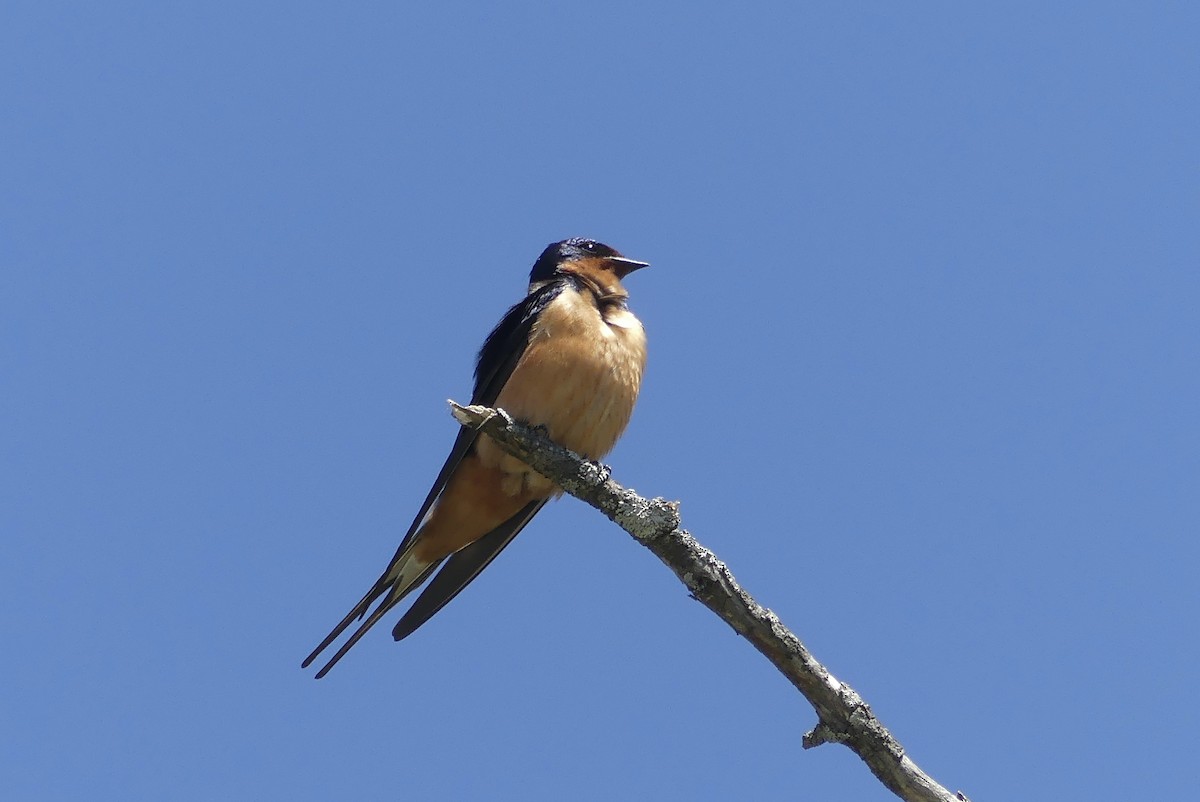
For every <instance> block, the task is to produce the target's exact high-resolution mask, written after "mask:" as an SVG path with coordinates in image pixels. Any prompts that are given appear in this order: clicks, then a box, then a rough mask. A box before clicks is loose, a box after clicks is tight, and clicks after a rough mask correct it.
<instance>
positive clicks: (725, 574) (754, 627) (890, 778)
mask: <svg viewBox="0 0 1200 802" xmlns="http://www.w3.org/2000/svg"><path fill="white" fill-rule="evenodd" d="M450 406H451V409H452V412H453V414H454V417H455V418H456V419H457V420H458V422H459V423H461V424H462V425H463V426H471V427H472V428H476V429H479V430H480V431H481V432H482V433H484V434H486V435H487V436H489V437H491V438H492V439H493V440H495V441H496V442H497V443H498V444H499V445H500V446H501V447H502V448H504V449H505V450H506V451H508V452H509V453H511V454H513V455H515V456H517V457H519V458H520V459H521V460H523V461H524V462H526V463H527V464H528V465H529V466H530V467H532V468H533V469H534V470H536V471H538V472H539V473H541V474H543V475H545V476H547V477H548V478H550V479H553V480H554V481H555V482H557V483H558V484H559V486H560V487H562V488H563V490H565V491H566V492H567V493H570V494H571V495H572V496H575V497H576V498H578V499H581V500H582V501H585V502H587V503H588V504H590V505H592V506H593V507H595V508H596V509H598V510H600V511H601V512H602V513H604V514H605V515H607V516H608V517H609V518H610V519H611V520H612V521H614V522H615V523H616V524H617V525H618V526H620V527H621V528H622V529H624V530H625V531H626V532H628V533H629V534H630V535H632V536H633V537H634V539H635V540H637V541H638V542H639V543H641V544H642V545H643V546H645V547H646V548H648V549H649V550H650V551H652V552H653V553H654V554H655V555H656V556H657V557H658V558H659V559H660V560H662V561H663V562H664V563H665V564H666V565H667V567H668V568H670V569H671V570H672V571H673V572H674V573H675V575H676V576H677V577H679V579H680V581H682V582H683V584H684V585H685V586H686V587H687V589H688V591H689V592H690V593H691V595H692V597H693V598H695V599H696V600H697V601H699V602H700V603H701V604H703V605H704V606H705V607H707V608H708V609H710V610H712V611H713V612H714V613H716V614H717V615H718V616H720V618H721V620H723V621H724V622H725V623H727V624H728V625H729V626H731V627H732V628H733V629H734V631H735V632H737V633H738V634H739V635H741V636H742V637H744V638H745V639H746V640H747V641H749V642H750V643H751V644H752V645H753V646H754V648H756V649H757V650H758V651H759V652H761V653H762V654H763V656H764V657H766V658H767V659H768V660H770V661H771V663H772V664H773V665H774V666H775V667H776V668H777V669H778V670H779V672H780V673H781V674H783V676H784V677H786V678H787V679H788V681H789V682H791V683H792V685H794V686H795V687H796V689H797V690H798V691H800V693H801V694H803V695H804V698H805V699H807V700H808V702H809V704H811V705H812V706H813V709H814V710H815V711H816V713H817V724H816V726H815V727H813V729H812V730H811V731H810V732H808V733H806V734H805V735H804V739H803V745H804V748H806V749H808V748H811V747H814V746H820V745H821V744H824V743H831V742H832V743H840V744H844V745H845V746H847V747H849V748H850V749H852V750H853V751H854V752H855V754H857V755H858V756H859V757H860V758H862V760H863V761H864V762H865V763H866V764H867V766H868V767H869V768H870V769H871V772H872V773H873V774H874V775H875V776H876V777H877V778H879V781H880V782H882V783H883V784H884V785H885V786H887V787H888V788H889V789H890V790H891V791H892V792H893V793H895V794H896V795H897V796H898V797H900V798H901V799H905V800H912V802H918V801H920V802H934V801H936V802H952V801H956V802H962V801H963V800H966V797H965V796H963V795H962V794H961V793H957V794H954V793H951V792H950V791H947V790H946V789H945V788H943V787H942V786H941V785H939V784H938V783H937V782H935V781H934V780H933V778H931V777H930V776H929V775H928V774H926V773H925V772H924V771H922V770H921V769H920V768H919V767H918V766H917V764H916V763H914V762H913V761H912V760H911V759H910V758H909V757H908V755H907V754H905V751H904V747H902V746H901V745H900V743H899V742H898V741H897V740H896V739H895V738H894V737H892V734H891V733H890V732H888V730H887V728H886V727H884V726H883V724H881V723H880V721H879V719H877V718H876V717H875V714H874V713H872V712H871V708H870V706H869V705H868V704H867V703H866V702H865V701H864V700H863V699H862V697H861V696H859V695H858V694H857V693H856V692H855V691H854V689H852V688H851V687H850V686H849V685H846V684H845V683H844V682H841V681H840V680H838V678H837V677H835V676H833V674H831V673H830V672H829V669H827V668H825V666H823V665H821V663H820V662H818V661H817V659H816V658H815V657H813V656H812V654H811V653H810V652H809V651H808V649H807V648H805V646H804V644H803V643H801V641H800V639H799V638H797V637H796V636H795V635H794V634H793V633H792V631H791V630H789V629H788V628H787V627H786V626H784V625H783V622H781V621H780V620H779V618H778V617H777V616H776V615H775V614H774V613H772V612H771V611H770V610H768V609H766V608H764V607H763V606H762V605H760V604H758V602H756V601H754V599H753V598H752V597H751V596H750V594H749V593H747V592H746V591H745V590H743V589H742V587H741V586H740V585H739V584H738V583H737V580H736V579H734V577H733V574H732V573H731V572H730V570H729V568H728V567H727V566H726V565H725V563H724V562H722V561H721V560H719V559H718V558H717V556H716V555H715V554H713V553H712V552H711V551H709V550H708V549H706V548H705V547H704V546H701V545H700V544H699V543H697V542H696V539H695V538H693V537H692V536H691V535H690V534H688V532H687V531H686V530H685V529H683V528H682V526H681V522H680V517H679V504H678V503H677V502H670V501H665V500H663V499H661V498H654V499H646V498H643V497H642V496H639V495H638V494H637V493H635V492H633V491H632V490H629V489H627V488H624V487H622V486H621V485H619V484H617V483H616V482H614V481H613V480H612V479H611V478H609V473H610V470H609V468H608V467H607V466H605V465H601V464H599V463H595V462H590V461H588V460H585V459H583V458H582V457H580V456H579V455H577V454H575V453H573V452H571V451H568V450H567V449H565V448H563V447H562V446H560V445H558V444H557V443H554V442H553V441H551V440H549V439H547V438H546V437H545V435H544V434H543V433H542V432H541V431H539V430H537V429H534V428H530V427H528V426H525V425H523V424H520V423H517V422H515V421H514V420H513V419H512V418H511V417H509V415H508V414H507V413H506V412H504V411H503V410H498V409H489V408H487V407H478V406H472V407H462V406H459V405H458V404H456V403H454V402H453V401H451V402H450Z"/></svg>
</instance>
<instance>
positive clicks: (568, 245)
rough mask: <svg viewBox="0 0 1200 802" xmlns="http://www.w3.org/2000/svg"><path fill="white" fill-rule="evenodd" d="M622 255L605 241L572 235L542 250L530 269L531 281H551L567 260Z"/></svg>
mask: <svg viewBox="0 0 1200 802" xmlns="http://www.w3.org/2000/svg"><path fill="white" fill-rule="evenodd" d="M620 255H621V254H619V253H617V251H616V250H615V249H613V248H610V247H608V246H607V245H605V244H604V243H603V242H596V240H594V239H584V238H583V237H572V238H571V239H565V240H563V241H562V242H554V243H551V244H550V245H547V246H546V250H544V251H542V255H541V256H539V257H538V260H537V261H536V262H534V263H533V270H531V271H529V283H530V284H536V283H538V282H539V281H549V280H550V279H552V278H554V276H555V274H556V273H557V272H558V268H559V265H562V264H564V263H566V262H573V261H575V260H577V259H586V258H587V257H589V256H599V257H610V256H620Z"/></svg>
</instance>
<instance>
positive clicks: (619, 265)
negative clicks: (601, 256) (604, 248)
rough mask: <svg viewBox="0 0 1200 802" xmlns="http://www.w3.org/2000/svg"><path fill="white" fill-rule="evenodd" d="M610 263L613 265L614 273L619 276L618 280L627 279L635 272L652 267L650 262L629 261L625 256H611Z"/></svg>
mask: <svg viewBox="0 0 1200 802" xmlns="http://www.w3.org/2000/svg"><path fill="white" fill-rule="evenodd" d="M608 261H609V262H611V263H612V266H613V272H614V273H616V274H617V278H625V277H626V276H628V275H629V274H630V273H632V272H633V271H635V270H641V269H642V268H643V267H649V266H650V263H649V262H639V261H638V260H637V259H627V258H626V257H624V256H610V257H608Z"/></svg>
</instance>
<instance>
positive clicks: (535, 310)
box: [300, 282, 564, 676]
mask: <svg viewBox="0 0 1200 802" xmlns="http://www.w3.org/2000/svg"><path fill="white" fill-rule="evenodd" d="M563 286H564V284H563V283H561V282H554V283H551V284H547V285H545V286H543V287H541V288H540V289H537V290H535V291H534V292H531V293H529V295H527V296H525V298H524V299H522V300H521V301H520V302H519V303H517V304H515V305H514V306H513V307H512V308H511V309H509V310H508V312H507V313H505V315H504V317H503V318H502V319H501V320H500V322H499V323H498V324H497V325H496V328H494V329H492V332H491V334H489V335H488V337H487V340H486V341H485V342H484V344H483V348H481V349H480V351H479V357H478V359H477V361H476V364H475V389H474V392H473V393H472V394H471V403H472V404H483V405H485V406H490V405H491V404H494V403H495V402H496V398H497V396H499V395H500V390H501V389H502V388H503V387H504V385H505V383H506V382H507V381H508V378H509V376H511V375H512V372H513V369H514V368H516V366H517V362H519V361H520V359H521V357H522V356H523V355H524V353H525V348H526V346H527V345H528V344H529V334H530V331H532V329H533V324H534V321H536V320H537V316H538V315H539V314H540V313H541V311H542V310H543V309H545V308H546V306H547V305H548V304H549V303H550V302H551V301H553V300H554V299H555V298H556V297H557V296H558V294H559V293H560V292H562V289H563ZM476 437H478V432H476V431H475V430H474V429H470V428H466V427H463V428H461V429H460V430H459V432H458V437H457V438H456V439H455V441H454V447H453V448H451V449H450V456H448V457H447V458H446V462H445V464H443V465H442V469H441V471H439V472H438V475H437V479H436V480H434V483H433V487H431V488H430V490H429V494H428V495H427V496H426V497H425V501H424V503H422V504H421V508H420V510H418V511H417V515H416V517H415V518H413V522H412V524H411V525H410V526H409V527H408V532H406V533H405V535H404V539H403V540H401V541H400V546H399V548H397V549H396V554H395V556H394V557H392V560H391V562H389V563H388V566H387V568H386V569H385V570H384V572H383V573H382V574H381V575H380V577H379V579H378V580H376V581H375V584H374V585H372V586H371V589H370V590H369V591H367V594H366V595H365V596H363V597H362V599H360V600H359V602H358V604H356V605H354V607H353V608H352V609H351V610H350V612H349V613H347V614H346V617H345V618H343V619H342V620H341V621H340V622H339V623H338V625H337V626H336V627H334V628H333V630H332V631H331V632H330V633H329V634H328V635H326V636H325V639H324V640H323V641H321V643H320V645H319V646H317V648H315V649H313V651H312V653H311V654H310V655H309V656H308V657H306V658H305V659H304V662H303V663H301V664H300V667H301V668H308V666H309V665H310V664H311V663H312V662H313V660H315V659H316V658H317V655H319V654H320V653H321V652H323V651H324V650H325V649H326V648H327V647H328V646H329V644H331V643H333V642H334V641H335V640H337V638H338V636H339V635H341V634H342V632H344V631H345V629H346V627H348V626H350V624H351V623H352V622H353V621H354V620H355V619H359V620H361V619H362V617H363V616H365V615H366V614H367V610H368V609H370V607H371V605H372V604H374V603H375V602H376V601H377V600H378V599H379V598H380V597H381V596H383V595H384V594H385V593H387V592H388V591H389V590H390V589H391V587H392V582H391V581H389V579H388V577H389V576H390V575H391V573H392V568H393V567H394V566H395V565H396V563H397V562H399V561H400V558H401V557H402V556H403V555H404V552H405V550H406V549H407V548H408V546H409V544H410V543H411V542H412V539H413V537H414V536H415V535H416V533H417V531H418V530H419V529H420V528H421V524H422V523H423V522H424V520H425V516H426V515H427V514H428V513H429V510H430V508H431V507H432V506H433V504H434V502H435V501H437V497H438V496H439V495H441V493H442V490H443V489H444V488H445V487H446V482H448V481H449V480H450V476H451V475H452V474H453V473H454V471H455V470H456V469H457V468H458V465H459V463H460V462H462V460H463V457H465V456H466V455H467V453H468V452H470V450H471V447H472V446H474V445H475V438H476ZM540 507H541V505H540V504H539V505H538V508H539V509H540ZM536 511H537V510H536V509H535V510H533V511H532V512H530V513H529V515H528V516H527V517H526V518H525V519H524V522H522V523H521V524H520V525H519V526H517V527H516V529H515V530H514V531H512V533H511V534H510V535H509V536H508V538H507V539H505V540H504V541H503V543H500V545H499V546H498V547H497V548H495V550H494V551H493V552H492V553H491V556H489V557H487V559H486V560H484V561H482V562H481V563H480V564H479V567H478V568H477V569H475V570H474V572H473V573H472V572H470V571H464V563H466V562H467V560H466V559H463V560H458V563H457V564H456V565H455V568H456V573H463V574H464V575H467V578H466V579H465V580H464V581H462V582H461V583H460V584H458V585H457V587H456V588H455V589H454V590H453V592H451V593H450V594H449V595H447V596H445V597H444V598H443V599H441V601H440V602H436V603H435V600H434V599H433V598H431V599H430V600H429V601H428V602H425V599H426V596H429V595H430V590H432V589H433V588H434V587H435V586H439V587H441V586H444V585H447V584H449V583H448V582H446V583H441V585H438V583H435V585H431V586H430V588H429V589H427V590H426V591H425V593H422V594H421V597H420V598H419V599H418V603H421V602H425V604H426V606H432V607H433V609H432V611H431V612H430V613H429V615H427V616H425V618H424V619H422V621H421V623H423V622H424V621H425V620H428V618H429V616H431V615H433V613H435V612H437V611H438V610H440V609H441V608H442V607H443V606H445V604H446V603H447V602H449V601H450V599H452V598H454V597H455V596H456V595H458V592H459V591H461V590H462V589H463V588H464V587H466V586H467V584H468V583H469V582H470V581H471V580H472V579H474V578H475V577H476V576H477V575H478V574H479V572H480V571H482V570H483V569H484V568H485V567H487V564H488V563H490V562H491V561H492V560H493V559H495V557H496V555H497V554H499V553H500V550H501V549H503V548H504V547H505V546H507V545H508V543H509V542H510V541H511V540H512V538H513V537H516V534H517V532H520V531H521V528H522V527H523V526H524V525H525V523H527V522H528V520H529V518H532V517H533V512H536ZM522 512H524V510H522ZM520 517H521V513H518V514H517V516H515V517H514V518H510V519H509V520H508V521H506V522H505V523H503V524H501V525H500V526H499V527H497V529H496V530H493V533H495V532H499V531H501V530H504V529H505V528H506V527H509V525H510V524H511V523H513V521H515V520H516V519H517V518H520ZM493 533H489V534H488V535H485V536H484V538H482V539H483V540H487V539H489V538H490V537H491V534H493ZM491 542H494V541H491ZM468 548H470V547H468ZM465 551H467V549H463V550H462V551H460V552H459V554H462V553H463V552H465ZM459 554H455V555H454V556H453V557H451V563H454V562H455V560H457V559H458V557H459ZM437 565H438V564H437V563H435V564H434V565H431V566H429V569H428V570H427V571H426V572H425V576H422V577H421V579H420V580H419V581H417V582H416V583H415V584H414V585H413V586H412V588H410V589H409V590H415V589H416V588H417V587H418V586H419V585H420V584H421V583H422V582H424V581H425V578H426V577H427V576H428V575H429V574H430V573H432V572H433V570H434V569H435V568H436V567H437ZM446 567H447V568H450V567H452V566H451V565H449V564H448V565H447V566H446ZM439 578H440V574H439ZM405 595H407V594H405ZM403 598H404V596H403V595H399V596H395V597H394V598H393V597H391V596H389V597H388V598H387V599H385V600H384V602H383V604H381V605H380V607H379V608H378V609H377V610H376V611H375V612H374V613H373V614H372V615H371V618H370V619H368V621H367V622H366V623H364V624H363V625H362V626H361V627H359V629H358V630H357V631H356V632H355V633H354V636H353V637H352V638H351V639H350V641H348V642H347V643H346V644H345V645H344V646H343V647H342V648H341V649H340V650H339V651H338V654H337V655H336V656H335V657H334V658H333V659H332V660H331V661H330V662H329V663H328V664H327V665H326V666H325V667H324V668H323V669H322V670H321V674H319V675H318V676H324V673H325V672H326V671H328V670H329V669H330V668H331V667H332V666H333V664H334V663H336V662H337V661H338V659H340V658H341V656H342V655H344V654H345V653H346V651H347V650H348V649H349V648H350V646H353V645H354V643H356V642H357V641H358V639H359V638H361V637H362V636H363V634H365V633H366V631H367V630H368V629H370V628H371V626H373V625H374V624H375V622H376V621H378V620H379V617H380V616H382V615H383V614H384V613H386V612H387V611H388V610H390V609H391V608H392V607H394V606H395V605H396V604H398V603H399V602H400V600H401V599H403ZM435 604H436V606H435ZM418 626H419V624H418ZM415 628H416V627H413V629H415Z"/></svg>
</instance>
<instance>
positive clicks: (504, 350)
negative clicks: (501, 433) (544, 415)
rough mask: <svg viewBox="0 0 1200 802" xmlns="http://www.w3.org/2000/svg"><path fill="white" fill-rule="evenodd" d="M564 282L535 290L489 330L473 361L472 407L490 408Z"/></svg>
mask: <svg viewBox="0 0 1200 802" xmlns="http://www.w3.org/2000/svg"><path fill="white" fill-rule="evenodd" d="M564 286H566V279H565V278H564V279H563V280H561V281H553V282H551V283H549V284H545V285H543V286H541V287H538V288H536V289H534V290H533V291H532V292H530V293H529V294H528V295H526V296H525V297H524V298H522V299H521V300H520V301H519V302H517V303H516V304H514V305H513V306H512V308H510V309H509V310H508V311H507V312H506V313H505V314H504V317H503V318H501V319H500V322H499V323H497V324H496V328H494V329H492V332H491V334H489V335H488V336H487V339H486V340H485V341H484V343H483V347H482V348H480V349H479V356H478V357H477V358H476V360H475V391H474V393H472V395H471V403H472V404H483V405H485V406H491V405H492V404H494V403H495V401H496V396H498V395H500V390H501V389H503V387H504V385H505V383H506V382H507V381H508V377H509V376H511V375H512V372H513V368H515V367H516V366H517V362H518V361H519V360H520V359H521V357H522V356H523V355H524V354H525V347H526V346H527V345H528V344H529V332H530V330H531V329H532V328H533V324H534V321H536V320H537V318H538V315H540V314H541V313H542V310H543V309H545V308H546V307H547V306H549V305H550V303H551V301H553V300H554V299H555V298H557V297H558V295H559V293H561V292H562V291H563V287H564Z"/></svg>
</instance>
